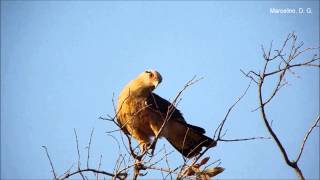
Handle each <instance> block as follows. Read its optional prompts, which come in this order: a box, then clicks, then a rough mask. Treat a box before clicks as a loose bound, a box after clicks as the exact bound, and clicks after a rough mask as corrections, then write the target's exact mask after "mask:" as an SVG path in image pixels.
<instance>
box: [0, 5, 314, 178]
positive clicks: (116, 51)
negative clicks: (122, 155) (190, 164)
mask: <svg viewBox="0 0 320 180" xmlns="http://www.w3.org/2000/svg"><path fill="white" fill-rule="evenodd" d="M273 7H274V8H311V9H312V14H270V12H269V9H270V8H273ZM292 31H295V32H296V34H297V35H298V38H299V40H303V41H304V42H305V46H306V47H317V46H319V1H294V2H290V3H289V2H286V1H281V2H277V1H262V2H258V1H240V2H238V1H236V2H232V1H227V2H222V1H216V2H210V1H200V2H198V1H173V2H169V1H155V2H151V1H132V2H131V1H120V2H116V1H108V2H103V1H95V2H89V1H52V2H49V1H25V2H22V1H13V2H11V1H1V179H26V178H28V179H36V178H38V179H39V178H40V179H44V178H51V177H52V175H51V172H50V166H49V162H48V160H47V158H46V156H45V153H44V151H43V149H42V148H41V146H42V145H46V146H47V147H48V149H49V152H50V154H51V158H52V160H53V162H54V165H55V168H56V171H57V172H58V173H59V174H62V173H63V172H64V171H65V170H67V169H68V168H69V167H70V166H71V165H72V164H75V163H76V160H77V159H76V158H77V155H76V146H75V140H74V134H73V129H74V128H75V129H76V130H77V132H78V136H79V145H80V147H81V149H80V150H81V152H82V153H83V156H84V154H85V152H86V149H85V148H84V147H85V146H86V145H87V142H88V140H89V137H90V131H91V129H92V128H94V129H95V132H94V137H93V138H94V139H93V142H92V149H91V150H92V159H91V163H92V166H93V165H97V164H98V159H99V156H100V154H102V155H103V159H102V165H103V166H102V167H103V168H104V169H105V170H107V171H112V169H113V164H114V162H115V161H116V158H117V145H116V143H115V141H114V140H113V139H112V138H111V137H109V136H108V135H107V134H106V133H105V132H106V131H110V130H113V129H115V128H116V127H115V126H114V125H112V124H111V123H106V122H104V121H101V120H99V119H98V117H99V116H105V115H106V114H113V110H112V109H113V108H112V102H111V99H112V95H113V93H114V94H115V96H117V95H118V93H119V91H120V90H121V89H122V87H123V86H124V85H125V84H126V83H127V82H128V81H129V80H131V79H132V78H134V77H135V76H136V75H137V74H139V73H140V72H141V71H143V70H145V69H148V68H152V69H157V70H158V71H159V72H160V73H161V74H162V76H163V82H162V84H161V85H160V86H159V87H158V88H157V89H156V90H155V92H156V93H158V94H159V95H161V96H162V97H164V98H167V99H172V98H174V97H175V95H176V93H177V92H178V90H179V89H181V87H183V85H184V83H185V82H186V81H188V80H190V79H191V78H192V77H193V76H194V75H197V76H199V77H204V79H203V80H202V81H200V82H199V83H197V84H195V85H194V86H192V87H190V88H189V89H188V90H187V91H186V92H185V93H184V94H183V99H182V101H181V103H180V104H179V109H181V111H182V112H183V114H184V116H185V118H186V120H187V121H188V122H189V123H191V124H195V125H198V126H201V127H204V128H205V129H206V131H207V134H208V135H209V136H211V135H212V134H213V130H214V129H215V128H216V127H217V126H218V124H219V122H220V121H221V120H222V119H223V117H224V115H225V113H226V111H227V110H228V108H229V106H230V105H231V104H233V102H234V101H235V100H236V98H237V97H238V96H240V95H241V94H242V92H243V90H244V89H245V88H246V86H247V84H248V79H247V78H245V77H244V76H243V75H242V74H241V72H240V69H244V70H257V71H258V70H259V69H261V68H262V65H263V60H262V52H261V48H260V46H261V44H264V45H266V46H268V45H269V43H270V42H271V40H273V42H274V46H280V44H281V43H282V42H283V40H284V39H285V38H286V36H287V34H288V33H290V32H292ZM296 73H298V74H299V75H300V76H301V77H300V78H294V77H292V76H291V77H289V78H288V80H289V81H290V86H286V87H285V88H283V89H282V90H281V92H280V94H279V96H278V97H276V99H275V100H274V101H272V102H271V103H270V104H269V105H268V107H267V112H268V114H269V117H270V119H272V120H273V128H274V130H275V131H276V133H278V134H279V138H280V139H281V141H282V142H283V145H284V146H285V147H286V149H287V150H288V154H289V156H290V157H291V158H294V157H296V154H297V153H298V149H299V146H300V143H301V141H302V138H303V136H304V133H305V132H306V130H307V129H308V127H309V126H310V125H311V123H312V122H313V121H314V119H315V117H316V116H317V115H318V114H319V69H314V68H307V69H301V70H297V71H296ZM289 76H290V75H289ZM269 88H271V87H267V88H266V91H268V90H269ZM257 103H258V98H257V90H256V87H255V86H252V87H251V88H250V89H249V91H248V93H247V95H246V96H245V98H244V99H243V100H242V101H241V102H240V103H239V104H238V106H237V107H236V108H235V109H234V111H233V112H232V113H231V114H230V116H229V119H228V121H227V123H226V127H227V129H228V132H227V135H226V138H242V137H252V136H268V134H267V131H266V130H265V128H264V125H263V122H262V120H261V118H260V115H259V112H251V110H252V109H254V108H256V107H257ZM115 136H116V137H119V136H118V134H115ZM160 144H166V145H167V146H168V147H169V149H173V148H172V147H171V146H169V145H168V143H167V142H166V141H165V140H164V139H163V140H161V141H160ZM158 147H160V145H158ZM208 155H210V156H211V158H212V159H213V160H216V159H221V161H222V164H221V166H223V167H225V168H226V170H225V172H223V173H222V174H221V175H219V178H221V179H225V178H229V179H230V178H264V179H272V178H273V179H274V178H277V179H278V178H282V179H290V178H296V175H295V173H294V171H293V170H292V169H290V168H289V167H288V166H286V165H285V163H284V161H283V159H282V157H281V154H280V152H279V150H278V149H277V147H276V146H275V143H274V142H273V141H272V140H256V141H251V142H232V143H223V142H222V143H220V144H219V145H218V146H217V147H216V148H214V149H212V150H210V151H209V152H208ZM170 157H171V161H172V163H173V164H175V163H177V162H179V161H180V160H181V158H180V155H179V154H178V153H177V152H174V154H173V155H171V156H170ZM299 165H300V166H301V169H302V171H303V172H304V174H305V176H306V177H307V178H319V128H318V129H316V130H315V131H314V132H313V133H312V134H311V136H310V139H309V141H308V142H307V144H306V148H305V152H304V154H303V156H302V159H301V161H300V163H299ZM148 177H149V178H157V177H159V174H158V173H150V174H148Z"/></svg>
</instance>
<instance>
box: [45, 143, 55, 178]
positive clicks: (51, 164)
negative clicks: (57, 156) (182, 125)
mask: <svg viewBox="0 0 320 180" xmlns="http://www.w3.org/2000/svg"><path fill="white" fill-rule="evenodd" d="M42 147H43V149H44V150H45V151H46V154H47V157H48V159H49V162H50V166H51V171H52V174H53V177H54V179H57V174H56V172H55V171H54V166H53V163H52V161H51V158H50V155H49V152H48V149H47V147H46V146H42Z"/></svg>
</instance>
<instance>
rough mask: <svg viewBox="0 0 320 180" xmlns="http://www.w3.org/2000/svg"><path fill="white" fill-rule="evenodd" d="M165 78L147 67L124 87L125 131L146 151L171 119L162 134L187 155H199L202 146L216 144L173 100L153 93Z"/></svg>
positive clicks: (120, 111) (120, 116) (120, 115)
mask: <svg viewBox="0 0 320 180" xmlns="http://www.w3.org/2000/svg"><path fill="white" fill-rule="evenodd" d="M161 81H162V77H161V75H160V73H159V72H157V71H155V70H147V71H144V72H143V73H141V74H140V75H138V77H136V78H135V79H133V80H131V81H130V82H129V83H128V84H127V85H126V86H125V87H124V88H123V90H122V91H121V93H120V95H119V98H118V104H117V121H118V123H119V124H120V126H121V129H122V130H123V131H124V133H126V134H130V135H131V136H132V137H133V138H135V139H136V140H137V141H138V143H139V145H140V148H141V150H142V151H145V150H146V149H147V147H148V146H149V145H150V144H151V143H152V138H153V137H155V136H156V135H157V134H158V132H159V130H160V128H161V126H162V125H163V123H164V122H165V120H166V119H167V120H166V121H167V122H166V124H165V126H164V128H163V130H162V131H161V134H160V135H159V137H165V138H166V139H167V140H168V141H169V142H170V143H171V144H172V146H173V147H174V148H176V149H177V150H178V151H179V152H180V153H181V154H183V155H184V156H185V157H188V158H190V157H193V156H195V155H197V154H199V152H200V151H201V149H202V147H212V146H215V145H216V142H215V141H214V140H213V139H211V138H209V137H207V136H205V135H204V133H205V130H204V129H203V128H201V127H197V126H194V125H191V124H188V123H187V122H186V121H185V120H184V118H183V116H182V114H181V113H180V111H179V110H178V109H176V108H175V107H174V106H173V105H171V103H170V102H169V101H167V100H165V99H163V98H161V97H160V96H158V95H157V94H155V93H153V92H152V91H153V90H154V89H155V88H156V87H157V86H158V84H159V83H161ZM169 107H172V108H171V110H170V112H168V109H169Z"/></svg>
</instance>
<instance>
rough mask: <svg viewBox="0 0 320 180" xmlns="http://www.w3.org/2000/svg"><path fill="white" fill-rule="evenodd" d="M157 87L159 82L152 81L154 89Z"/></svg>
mask: <svg viewBox="0 0 320 180" xmlns="http://www.w3.org/2000/svg"><path fill="white" fill-rule="evenodd" d="M158 85H159V81H154V82H153V86H154V89H155V88H157V87H158Z"/></svg>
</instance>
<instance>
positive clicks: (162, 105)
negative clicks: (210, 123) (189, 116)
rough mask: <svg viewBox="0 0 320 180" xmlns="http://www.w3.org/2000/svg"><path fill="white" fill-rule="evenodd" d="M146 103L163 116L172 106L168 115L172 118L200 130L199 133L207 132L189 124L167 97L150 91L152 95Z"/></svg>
mask: <svg viewBox="0 0 320 180" xmlns="http://www.w3.org/2000/svg"><path fill="white" fill-rule="evenodd" d="M146 103H147V105H148V106H149V108H150V109H152V110H153V111H154V112H156V113H161V116H162V117H164V118H166V116H167V114H168V110H169V107H170V108H171V111H170V112H169V116H168V117H170V120H175V121H177V122H179V123H182V124H184V125H186V126H187V127H189V128H191V129H194V130H196V131H198V133H201V134H204V133H205V130H204V129H203V128H201V127H198V126H194V125H191V124H188V123H187V122H186V121H185V119H184V118H183V115H182V113H181V112H180V111H179V110H178V109H177V108H176V107H175V106H172V105H171V103H170V102H169V101H167V100H166V99H163V98H162V97H160V96H159V95H157V94H155V93H150V96H149V97H148V98H147V100H146Z"/></svg>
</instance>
